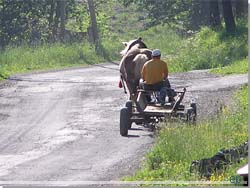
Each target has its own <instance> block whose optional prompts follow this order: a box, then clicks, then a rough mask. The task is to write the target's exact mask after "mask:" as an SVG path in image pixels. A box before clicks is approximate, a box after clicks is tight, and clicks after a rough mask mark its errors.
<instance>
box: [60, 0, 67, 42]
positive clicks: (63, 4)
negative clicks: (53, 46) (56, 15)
mask: <svg viewBox="0 0 250 188" xmlns="http://www.w3.org/2000/svg"><path fill="white" fill-rule="evenodd" d="M65 8H66V1H65V0H61V1H60V38H61V40H63V38H64V33H65V18H66V10H65Z"/></svg>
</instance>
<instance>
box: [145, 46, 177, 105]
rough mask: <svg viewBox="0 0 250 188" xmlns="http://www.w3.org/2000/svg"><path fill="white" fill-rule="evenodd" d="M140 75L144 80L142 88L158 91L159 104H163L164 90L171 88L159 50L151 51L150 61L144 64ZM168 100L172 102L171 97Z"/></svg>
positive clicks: (166, 69) (166, 68)
mask: <svg viewBox="0 0 250 188" xmlns="http://www.w3.org/2000/svg"><path fill="white" fill-rule="evenodd" d="M141 75H142V79H143V80H144V84H143V88H144V89H145V90H154V91H160V102H161V103H162V104H164V103H165V98H166V95H167V89H166V88H171V86H170V83H169V81H168V66H167V63H166V62H164V61H162V60H161V52H160V50H159V49H155V50H153V51H152V59H151V60H149V61H148V62H146V63H145V64H144V66H143V68H142V71H141ZM169 100H170V101H171V100H173V97H172V96H169Z"/></svg>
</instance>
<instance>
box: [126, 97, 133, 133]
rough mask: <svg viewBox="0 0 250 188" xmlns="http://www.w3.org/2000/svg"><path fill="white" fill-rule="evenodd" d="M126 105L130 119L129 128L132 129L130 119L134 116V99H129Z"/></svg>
mask: <svg viewBox="0 0 250 188" xmlns="http://www.w3.org/2000/svg"><path fill="white" fill-rule="evenodd" d="M125 106H126V107H127V108H128V119H129V123H128V129H131V126H132V121H131V120H130V118H131V117H132V107H133V102H132V101H127V102H126V104H125Z"/></svg>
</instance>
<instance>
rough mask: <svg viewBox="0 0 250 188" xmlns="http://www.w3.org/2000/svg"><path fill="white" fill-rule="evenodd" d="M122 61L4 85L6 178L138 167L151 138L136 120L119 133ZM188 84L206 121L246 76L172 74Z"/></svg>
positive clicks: (1, 168) (74, 177)
mask: <svg viewBox="0 0 250 188" xmlns="http://www.w3.org/2000/svg"><path fill="white" fill-rule="evenodd" d="M117 68H118V67H117V65H113V64H102V65H98V66H91V67H88V68H79V69H71V70H64V71H54V72H47V73H39V74H27V75H19V76H15V77H12V78H11V79H10V80H8V81H6V82H3V83H1V84H0V181H85V180H88V181H90V180H118V179H119V178H120V177H121V176H123V175H128V174H132V172H133V171H134V170H135V168H137V167H138V165H139V163H140V161H141V160H142V159H143V155H144V153H145V152H146V151H148V150H149V149H150V147H151V146H152V143H153V137H152V136H153V134H152V132H150V131H149V130H147V129H145V128H142V127H139V126H135V125H134V126H133V128H134V130H131V131H129V136H128V137H121V136H120V135H119V110H120V108H121V107H122V106H123V105H124V104H125V101H126V98H127V96H126V95H125V94H124V93H123V90H122V89H119V88H118V81H119V74H118V70H117ZM170 81H171V83H172V86H173V87H174V88H177V89H178V88H181V87H184V86H185V87H187V91H188V92H187V97H186V98H185V99H186V100H190V99H191V98H192V97H193V98H195V99H196V101H197V103H198V118H199V117H200V120H202V119H204V118H206V117H208V116H207V114H208V115H213V114H215V113H216V109H218V107H219V106H220V105H221V104H227V102H228V100H230V97H231V95H232V93H233V90H234V89H235V88H238V87H239V86H240V85H241V84H244V83H247V75H236V76H228V77H220V76H214V75H210V74H209V73H207V71H193V72H189V73H179V74H175V75H170Z"/></svg>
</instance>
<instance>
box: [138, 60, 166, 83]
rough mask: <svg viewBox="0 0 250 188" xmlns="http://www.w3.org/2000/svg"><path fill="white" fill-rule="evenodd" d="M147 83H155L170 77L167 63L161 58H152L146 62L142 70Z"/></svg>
mask: <svg viewBox="0 0 250 188" xmlns="http://www.w3.org/2000/svg"><path fill="white" fill-rule="evenodd" d="M141 75H142V78H143V79H144V80H145V82H146V84H155V83H157V82H160V81H162V80H163V79H164V78H166V77H168V66H167V63H165V62H164V61H162V60H160V59H151V60H149V61H148V62H146V63H145V64H144V66H143V67H142V71H141Z"/></svg>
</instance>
